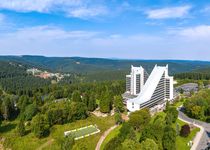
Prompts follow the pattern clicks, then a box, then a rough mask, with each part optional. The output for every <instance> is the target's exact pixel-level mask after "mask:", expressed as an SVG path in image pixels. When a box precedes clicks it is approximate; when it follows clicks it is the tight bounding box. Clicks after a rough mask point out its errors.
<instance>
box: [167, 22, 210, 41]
mask: <svg viewBox="0 0 210 150" xmlns="http://www.w3.org/2000/svg"><path fill="white" fill-rule="evenodd" d="M170 33H172V34H175V35H177V36H180V37H184V38H186V39H195V40H196V39H199V40H205V39H208V40H210V25H200V26H195V27H187V28H180V29H172V30H171V31H170Z"/></svg>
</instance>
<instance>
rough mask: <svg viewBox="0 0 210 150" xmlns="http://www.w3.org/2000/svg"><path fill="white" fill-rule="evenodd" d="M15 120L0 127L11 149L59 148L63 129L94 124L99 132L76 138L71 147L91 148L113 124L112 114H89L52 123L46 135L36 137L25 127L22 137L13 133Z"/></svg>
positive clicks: (6, 144)
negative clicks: (68, 121) (58, 123)
mask: <svg viewBox="0 0 210 150" xmlns="http://www.w3.org/2000/svg"><path fill="white" fill-rule="evenodd" d="M17 122H18V121H13V122H10V123H8V122H4V123H3V124H2V125H1V127H0V137H1V138H4V139H5V142H4V147H5V148H11V149H12V150H36V149H39V148H40V147H41V148H42V149H43V150H49V149H50V150H60V149H61V147H60V141H61V139H62V138H63V137H64V132H65V131H70V130H73V129H77V128H81V127H84V126H88V125H92V124H96V125H97V127H98V129H100V131H101V132H99V133H97V134H94V135H91V136H89V137H85V138H82V139H79V140H76V141H75V145H74V147H73V149H74V150H80V149H87V150H93V149H95V147H96V145H97V142H98V141H99V139H100V137H101V135H102V134H103V132H104V131H106V130H107V129H109V128H110V127H111V126H113V125H114V124H115V121H114V117H113V116H108V117H105V118H103V117H96V116H90V117H88V118H87V119H84V120H78V121H75V122H72V123H67V124H64V125H54V126H53V127H52V128H51V130H50V135H49V136H48V137H46V138H42V139H38V138H36V137H35V136H34V134H33V133H32V132H30V128H27V131H28V133H27V135H25V136H23V137H19V136H17V135H16V133H15V127H16V125H17Z"/></svg>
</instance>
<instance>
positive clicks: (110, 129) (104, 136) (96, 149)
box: [95, 125, 118, 150]
mask: <svg viewBox="0 0 210 150" xmlns="http://www.w3.org/2000/svg"><path fill="white" fill-rule="evenodd" d="M117 126H118V125H114V126H112V127H111V128H109V129H108V130H106V131H105V132H104V133H103V135H102V136H101V138H100V139H99V141H98V143H97V145H96V148H95V150H100V147H101V144H102V143H103V141H104V140H105V138H106V136H107V135H108V134H109V133H110V132H111V131H112V130H114V129H115V128H116V127H117Z"/></svg>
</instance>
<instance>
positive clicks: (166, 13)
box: [145, 5, 191, 19]
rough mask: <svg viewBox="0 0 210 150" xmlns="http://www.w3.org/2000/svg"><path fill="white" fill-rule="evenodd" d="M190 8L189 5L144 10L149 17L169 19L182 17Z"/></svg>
mask: <svg viewBox="0 0 210 150" xmlns="http://www.w3.org/2000/svg"><path fill="white" fill-rule="evenodd" d="M190 9H191V6H188V5H186V6H179V7H167V8H160V9H153V10H149V11H146V12H145V13H146V14H147V17H148V18H150V19H169V18H183V17H185V16H186V15H187V14H188V13H189V11H190Z"/></svg>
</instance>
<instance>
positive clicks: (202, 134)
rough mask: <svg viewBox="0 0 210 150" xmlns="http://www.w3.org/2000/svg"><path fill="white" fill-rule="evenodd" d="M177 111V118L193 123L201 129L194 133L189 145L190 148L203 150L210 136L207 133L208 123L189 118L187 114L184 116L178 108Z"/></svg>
mask: <svg viewBox="0 0 210 150" xmlns="http://www.w3.org/2000/svg"><path fill="white" fill-rule="evenodd" d="M178 111H179V116H178V118H179V119H180V120H182V121H184V122H186V123H189V124H193V125H195V126H196V127H198V128H200V129H201V130H200V131H199V132H198V133H197V134H196V136H195V138H194V140H193V146H192V147H191V150H204V149H205V148H207V143H208V141H209V140H210V137H209V135H208V134H209V133H210V124H209V123H206V122H202V121H199V120H195V119H191V118H189V117H188V116H186V115H185V114H184V113H183V112H182V111H180V109H179V110H178Z"/></svg>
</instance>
